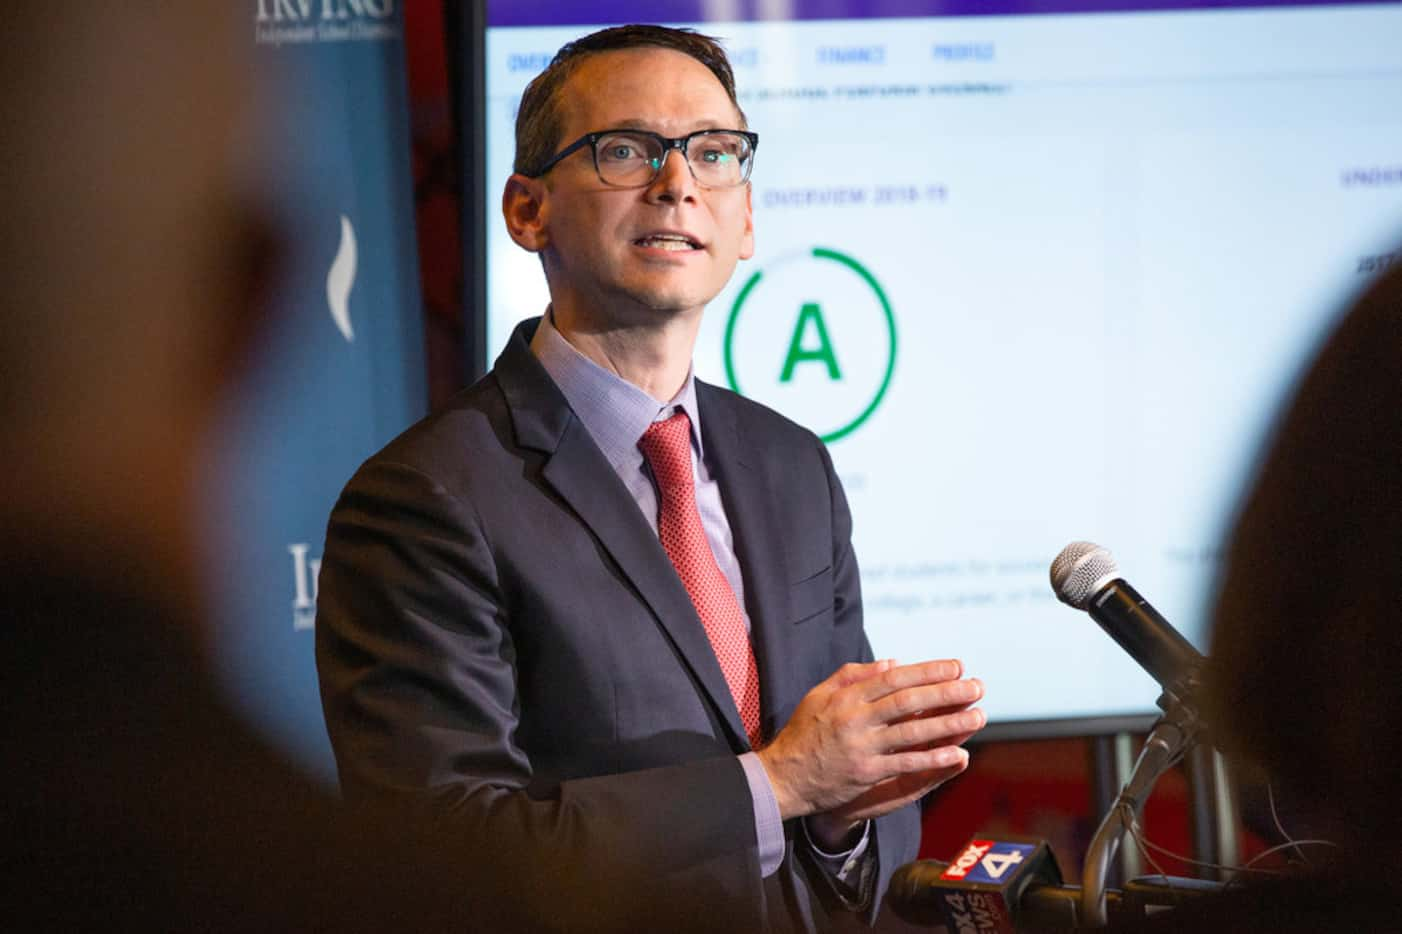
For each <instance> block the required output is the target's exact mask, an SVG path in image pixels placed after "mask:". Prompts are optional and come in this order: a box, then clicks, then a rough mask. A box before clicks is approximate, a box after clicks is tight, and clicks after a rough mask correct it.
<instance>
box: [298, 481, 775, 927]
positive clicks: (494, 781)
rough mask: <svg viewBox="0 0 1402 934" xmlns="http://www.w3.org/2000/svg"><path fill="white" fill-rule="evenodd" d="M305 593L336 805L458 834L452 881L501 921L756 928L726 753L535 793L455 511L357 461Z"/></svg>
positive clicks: (490, 591) (742, 809) (506, 626)
mask: <svg viewBox="0 0 1402 934" xmlns="http://www.w3.org/2000/svg"><path fill="white" fill-rule="evenodd" d="M318 589H319V593H318V600H317V624H316V658H317V670H318V675H319V678H320V683H321V693H322V703H323V709H324V712H325V716H326V723H327V728H328V731H329V733H330V737H331V743H332V747H333V750H334V752H335V755H336V762H337V767H338V770H339V773H340V779H341V784H342V788H343V792H344V794H345V796H346V797H347V799H348V800H349V801H351V802H352V803H360V804H364V805H370V806H373V807H375V808H376V809H377V810H383V809H385V808H386V807H388V808H390V809H397V810H398V811H400V812H402V813H405V814H406V815H413V816H415V817H422V818H424V819H425V822H426V823H429V824H432V825H433V826H434V827H435V828H436V829H437V830H439V831H440V832H441V833H443V834H446V835H449V836H451V837H453V838H454V839H458V840H463V839H468V840H471V841H472V847H471V849H472V850H473V852H475V853H476V854H477V858H476V859H474V860H472V861H471V862H472V863H473V865H469V866H465V867H464V883H465V884H473V883H472V881H471V880H472V879H474V877H476V878H479V879H480V882H481V887H482V888H483V890H484V891H490V892H492V893H493V896H492V902H493V904H494V905H495V906H496V907H497V908H498V909H499V910H501V911H503V912H506V914H505V915H504V916H503V919H502V926H503V927H508V928H512V929H519V930H549V929H554V928H556V927H557V926H558V927H559V928H560V929H569V930H589V929H595V930H622V929H628V928H632V929H637V930H643V929H649V928H651V929H659V930H660V929H680V930H685V929H688V928H692V927H699V926H701V921H700V919H702V918H705V919H707V923H706V924H705V927H707V928H711V927H713V926H715V925H716V924H717V923H718V922H721V921H723V922H725V925H726V926H734V925H739V926H740V927H741V928H743V929H753V928H754V927H755V924H754V923H753V918H754V917H757V916H758V915H757V914H755V912H758V911H759V910H760V909H759V908H758V907H757V903H758V901H759V899H760V893H759V890H758V880H759V870H758V862H757V856H756V853H755V850H756V843H755V831H754V821H753V814H752V805H751V801H750V795H749V791H748V787H747V785H746V782H745V777H744V773H743V770H742V768H741V767H740V765H739V763H738V761H737V760H736V759H735V758H734V757H727V756H721V757H716V758H712V759H703V760H700V761H694V762H688V763H684V764H678V765H675V766H664V767H660V768H653V769H647V770H643V771H636V772H627V773H622V774H617V775H608V776H600V777H594V778H584V779H577V780H568V781H564V782H562V783H559V784H554V785H552V786H549V787H544V786H540V785H539V784H536V785H533V778H534V775H533V771H532V767H531V761H530V757H529V756H528V755H527V753H526V752H525V751H524V750H523V749H522V748H520V747H519V746H518V745H517V744H516V742H515V740H514V732H515V728H516V726H517V724H518V720H519V715H520V710H519V703H518V695H517V689H516V683H517V682H516V679H517V675H518V673H517V668H516V664H515V651H514V648H513V640H512V625H513V621H512V620H511V619H510V618H509V617H508V614H507V612H506V610H505V602H504V599H503V593H502V585H501V582H500V580H499V577H498V572H497V568H496V566H495V563H494V560H493V555H492V550H491V543H490V542H489V541H488V540H487V539H486V537H485V535H484V530H483V527H482V523H481V522H480V520H479V518H478V516H477V513H476V512H475V510H474V509H473V508H472V506H471V504H469V503H466V502H463V501H462V500H460V499H459V498H457V497H455V496H454V495H452V493H451V492H450V491H449V490H447V489H445V488H444V487H443V485H442V484H440V483H437V482H435V481H434V480H433V479H432V478H430V477H429V476H427V475H425V474H424V473H423V472H422V471H420V470H417V469H415V468H414V467H411V466H408V465H405V464H402V463H396V462H393V461H387V460H381V459H378V458H377V459H374V460H372V461H371V462H370V463H368V464H367V465H366V466H365V467H363V468H362V469H361V470H360V471H359V472H358V473H357V475H356V476H355V477H354V478H352V480H351V482H350V483H349V484H348V486H347V487H346V489H345V491H344V492H343V493H342V495H341V498H340V500H339V501H338V503H337V505H336V507H335V509H334V511H333V512H332V515H331V518H330V523H329V526H328V529H327V538H326V548H325V552H324V554H323V559H322V566H321V572H320V578H319V588H318ZM703 905H704V906H708V907H707V908H706V909H705V911H704V912H703V911H701V910H700V909H701V906H703ZM502 906H510V907H502ZM717 913H719V915H718V914H717ZM728 913H733V914H734V917H733V918H728V917H726V915H727V914H728Z"/></svg>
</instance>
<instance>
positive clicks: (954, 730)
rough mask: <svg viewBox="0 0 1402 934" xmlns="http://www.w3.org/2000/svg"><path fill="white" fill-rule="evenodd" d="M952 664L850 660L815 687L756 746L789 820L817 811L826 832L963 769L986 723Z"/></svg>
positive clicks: (971, 682) (975, 692)
mask: <svg viewBox="0 0 1402 934" xmlns="http://www.w3.org/2000/svg"><path fill="white" fill-rule="evenodd" d="M962 674H963V665H961V664H960V662H958V661H957V660H953V659H947V660H944V661H931V662H922V663H920V664H917V665H896V664H895V663H894V662H891V661H884V660H883V661H877V662H867V663H865V664H858V663H852V664H847V665H844V666H842V667H841V668H839V669H838V670H837V671H836V672H835V673H834V674H833V675H832V676H831V677H829V678H828V679H827V680H826V681H823V682H822V683H820V684H818V685H817V686H815V687H814V688H813V689H812V690H811V691H809V692H808V694H807V695H806V696H805V697H804V698H803V700H802V701H801V702H800V703H799V705H798V707H797V709H795V710H794V713H793V716H792V717H791V718H790V719H789V722H788V724H787V725H786V726H785V727H784V728H783V729H782V730H780V731H779V734H778V735H777V736H775V737H774V740H773V741H772V742H771V743H769V745H767V746H765V747H764V748H762V749H760V750H758V755H759V759H760V761H761V762H762V763H763V765H764V768H765V771H766V772H767V773H768V775H769V781H770V784H771V785H772V786H773V788H774V796H775V798H776V799H777V801H778V804H779V813H780V815H781V816H782V817H783V818H784V819H785V820H787V819H789V818H791V817H803V816H807V815H810V814H811V815H823V818H822V822H823V824H824V825H826V827H827V829H828V830H829V831H830V833H825V834H824V836H829V835H832V836H840V830H841V828H843V827H848V826H852V825H855V824H857V823H860V822H861V821H863V820H866V819H868V818H872V817H879V816H881V815H882V814H886V813H889V812H890V811H894V810H896V809H897V808H899V807H902V806H904V805H906V804H908V803H910V802H911V801H914V800H917V799H918V798H920V797H922V796H923V795H925V794H926V793H928V792H929V791H931V790H933V789H934V788H936V787H938V786H939V785H940V784H941V783H943V782H945V781H947V780H949V779H950V778H953V777H954V776H955V775H958V774H959V773H960V772H962V771H963V770H964V768H965V767H966V766H967V765H968V762H969V754H968V753H967V752H965V751H964V750H963V749H961V748H960V745H959V744H960V743H963V742H965V741H966V740H967V739H968V738H969V737H970V736H972V735H973V734H974V733H976V732H977V731H978V730H979V729H981V728H982V727H983V725H984V722H985V717H984V714H983V711H981V710H975V709H969V706H970V705H971V704H973V703H975V702H976V701H978V700H979V698H981V697H982V696H983V684H982V683H981V682H979V681H978V680H977V679H967V680H962V679H961V677H960V676H961V675H962Z"/></svg>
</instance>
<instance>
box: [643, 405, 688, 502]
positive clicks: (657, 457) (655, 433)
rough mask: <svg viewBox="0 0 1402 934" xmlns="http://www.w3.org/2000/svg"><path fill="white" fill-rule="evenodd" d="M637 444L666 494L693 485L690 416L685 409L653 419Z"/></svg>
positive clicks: (658, 485)
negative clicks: (658, 420)
mask: <svg viewBox="0 0 1402 934" xmlns="http://www.w3.org/2000/svg"><path fill="white" fill-rule="evenodd" d="M638 447H639V448H640V449H641V450H642V452H643V457H645V458H647V462H648V466H649V467H651V468H652V475H653V477H654V478H655V479H656V480H657V487H658V489H659V490H660V491H661V493H662V496H663V497H664V498H665V497H668V496H670V495H675V494H676V493H679V492H682V491H685V490H689V489H692V487H693V483H692V479H691V419H689V418H687V417H686V413H685V412H683V411H680V410H679V411H678V412H677V413H676V414H675V415H673V416H671V417H670V418H665V419H663V420H662V421H660V422H653V423H652V424H651V425H649V426H648V428H647V431H645V432H643V436H642V437H641V438H639V439H638Z"/></svg>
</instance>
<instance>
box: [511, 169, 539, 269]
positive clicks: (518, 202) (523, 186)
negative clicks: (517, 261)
mask: <svg viewBox="0 0 1402 934" xmlns="http://www.w3.org/2000/svg"><path fill="white" fill-rule="evenodd" d="M549 194H550V193H549V191H548V190H547V189H546V187H545V182H544V181H542V180H541V179H538V178H527V177H526V176H524V175H521V174H519V173H518V174H515V175H512V176H511V177H510V178H508V179H507V180H506V189H505V190H504V191H502V193H501V214H502V217H504V218H505V219H506V232H507V233H508V234H510V235H511V239H512V240H515V241H516V245H517V246H519V247H521V249H523V250H529V251H530V252H532V253H539V252H540V251H541V250H543V249H545V247H546V246H547V245H548V244H549V242H550V236H549V234H548V233H547V232H546V229H545V222H546V217H547V215H548V214H549V211H548V210H547V199H548V196H549Z"/></svg>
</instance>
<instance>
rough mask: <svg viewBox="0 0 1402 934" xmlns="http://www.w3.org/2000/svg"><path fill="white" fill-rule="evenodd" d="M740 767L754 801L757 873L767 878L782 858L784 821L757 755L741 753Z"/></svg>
mask: <svg viewBox="0 0 1402 934" xmlns="http://www.w3.org/2000/svg"><path fill="white" fill-rule="evenodd" d="M740 767H741V768H743V769H744V770H745V781H746V782H748V783H749V785H750V800H751V801H753V802H754V808H755V840H756V841H757V842H758V844H759V873H760V876H761V877H764V878H768V877H769V876H772V875H774V873H776V872H778V871H779V864H780V863H782V862H783V861H784V822H783V821H782V820H781V819H780V818H779V799H778V798H775V797H774V786H773V785H771V784H769V773H768V772H766V771H765V770H764V763H763V762H760V761H759V756H758V755H756V754H755V753H753V752H747V753H745V754H744V755H742V756H740ZM863 840H865V837H863Z"/></svg>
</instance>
